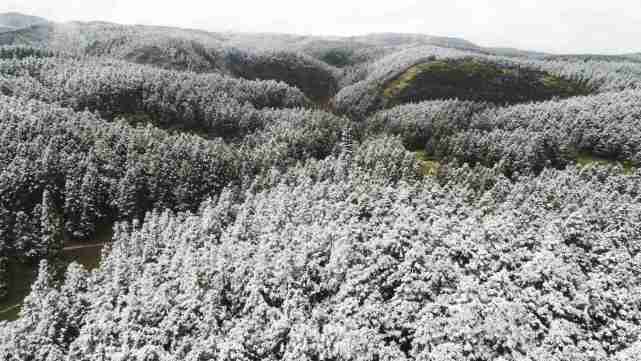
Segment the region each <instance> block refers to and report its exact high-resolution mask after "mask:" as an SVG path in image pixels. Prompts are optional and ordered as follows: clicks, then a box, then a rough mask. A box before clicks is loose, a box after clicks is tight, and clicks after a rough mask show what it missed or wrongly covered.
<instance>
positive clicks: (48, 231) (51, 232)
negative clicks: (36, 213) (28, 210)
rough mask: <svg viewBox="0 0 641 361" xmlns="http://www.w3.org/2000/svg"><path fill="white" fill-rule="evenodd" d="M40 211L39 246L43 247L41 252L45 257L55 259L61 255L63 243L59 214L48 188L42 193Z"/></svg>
mask: <svg viewBox="0 0 641 361" xmlns="http://www.w3.org/2000/svg"><path fill="white" fill-rule="evenodd" d="M40 211H41V215H40V230H41V231H40V233H41V236H42V238H41V248H42V249H43V254H46V255H47V257H49V258H50V259H56V258H58V257H60V256H61V255H62V249H63V247H64V245H63V237H62V227H61V222H60V216H59V215H58V212H57V210H56V207H55V205H54V202H53V200H52V199H51V193H50V192H49V190H45V191H44V192H43V193H42V205H41V207H40Z"/></svg>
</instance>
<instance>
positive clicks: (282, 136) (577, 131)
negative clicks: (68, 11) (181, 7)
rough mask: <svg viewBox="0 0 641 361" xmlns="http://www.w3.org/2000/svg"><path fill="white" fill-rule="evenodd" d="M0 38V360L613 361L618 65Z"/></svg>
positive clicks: (624, 303)
mask: <svg viewBox="0 0 641 361" xmlns="http://www.w3.org/2000/svg"><path fill="white" fill-rule="evenodd" d="M12 19H13V20H16V21H17V20H23V23H24V24H26V25H25V26H15V27H14V26H13V25H12V26H11V27H7V28H6V29H3V30H2V31H1V32H0V44H2V45H3V46H2V47H0V144H1V146H0V302H4V301H5V300H13V299H16V298H18V299H20V302H19V303H17V304H6V307H7V309H6V310H3V309H0V319H2V321H0V360H7V361H9V360H11V361H14V360H15V361H18V360H20V361H39V360H43V361H63V360H87V361H89V360H122V361H124V360H127V361H134V360H136V361H138V360H140V361H161V360H193V361H196V360H229V361H231V360H235V361H236V360H239V361H240V360H242V361H254V360H308V361H321V360H326V361H338V360H354V361H356V360H379V361H383V360H389V361H392V360H408V361H410V360H416V361H419V360H420V361H454V360H456V361H459V360H466V361H495V360H504V361H507V360H518V361H526V360H527V361H548V360H558V361H565V360H582V361H596V360H598V361H601V360H604V361H632V360H636V359H637V358H638V355H639V353H641V271H640V269H641V171H640V170H639V167H640V166H641V63H640V62H638V61H635V58H634V57H631V56H611V57H609V56H598V57H597V56H591V57H586V56H548V55H545V54H539V53H534V52H526V51H507V50H505V49H499V48H495V49H492V48H483V47H481V46H478V45H475V44H473V43H470V42H468V41H465V40H462V39H454V38H442V37H431V36H426V35H413V34H373V35H366V36H354V37H344V38H341V37H314V36H295V35H284V34H242V33H239V34H237V33H211V32H205V31H200V30H190V29H175V28H167V27H156V26H143V25H135V26H129V25H119V24H111V23H104V22H88V23H82V22H69V23H56V22H49V21H44V22H42V21H36V20H38V19H30V18H24V19H21V18H20V19H18V18H12ZM28 21H36V22H35V23H29V22H28ZM0 25H1V24H0ZM105 227H106V228H109V229H112V230H113V237H111V239H110V240H109V242H106V243H105V244H104V245H103V244H100V245H98V246H101V247H102V248H101V252H100V256H99V257H98V258H96V259H95V260H94V261H95V263H96V265H97V266H96V268H95V269H89V268H88V267H85V266H83V265H81V264H79V263H78V262H68V258H66V255H65V253H66V252H68V251H69V249H76V248H82V247H83V246H85V245H91V246H95V244H94V243H95V241H96V240H97V238H98V234H99V233H100V230H101V229H103V228H105ZM92 240H93V241H94V243H92ZM16 269H18V270H30V272H31V273H33V274H34V277H33V279H26V282H27V284H28V289H29V292H27V294H24V295H23V294H20V295H17V294H12V292H14V293H15V292H16V290H17V289H19V287H16V283H17V282H19V281H20V280H17V279H15V278H12V277H11V275H14V274H16V272H15V270H16ZM23 281H24V280H23ZM23 296H24V297H23ZM22 298H23V299H22ZM7 302H9V301H7ZM0 304H2V305H5V303H0ZM3 307H5V306H3ZM12 310H15V314H14V315H13V316H5V315H8V314H9V313H8V311H12Z"/></svg>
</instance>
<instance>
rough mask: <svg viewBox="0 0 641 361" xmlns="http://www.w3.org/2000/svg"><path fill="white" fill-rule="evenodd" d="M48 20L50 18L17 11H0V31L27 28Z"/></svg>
mask: <svg viewBox="0 0 641 361" xmlns="http://www.w3.org/2000/svg"><path fill="white" fill-rule="evenodd" d="M48 22H49V20H47V19H45V18H41V17H38V16H31V15H25V14H20V13H16V12H8V13H0V31H2V30H3V29H8V30H15V29H21V28H27V27H30V26H33V25H38V24H45V23H48Z"/></svg>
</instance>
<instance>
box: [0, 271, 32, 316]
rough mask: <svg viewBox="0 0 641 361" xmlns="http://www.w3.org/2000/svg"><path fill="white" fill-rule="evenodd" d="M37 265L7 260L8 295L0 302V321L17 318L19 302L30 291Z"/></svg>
mask: <svg viewBox="0 0 641 361" xmlns="http://www.w3.org/2000/svg"><path fill="white" fill-rule="evenodd" d="M37 272H38V265H32V264H25V263H22V262H19V261H18V260H16V259H11V260H10V261H9V262H8V267H7V274H8V279H9V280H10V282H8V289H7V291H8V293H7V294H8V296H7V298H5V299H3V300H2V302H0V321H12V320H15V319H17V318H18V313H19V312H20V304H21V303H22V300H23V299H24V297H25V296H26V295H27V294H29V292H30V291H31V283H32V282H33V281H34V280H35V279H36V275H37Z"/></svg>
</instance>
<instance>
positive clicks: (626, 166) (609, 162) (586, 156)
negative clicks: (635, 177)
mask: <svg viewBox="0 0 641 361" xmlns="http://www.w3.org/2000/svg"><path fill="white" fill-rule="evenodd" d="M576 164H577V165H578V166H579V167H586V166H588V165H604V166H615V165H618V166H620V167H622V168H623V172H624V173H625V174H632V173H634V171H635V170H636V167H635V166H634V165H633V164H632V162H631V161H629V160H624V161H618V160H614V159H608V158H603V157H598V156H595V155H593V154H590V153H581V154H579V155H578V156H577V158H576Z"/></svg>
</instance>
